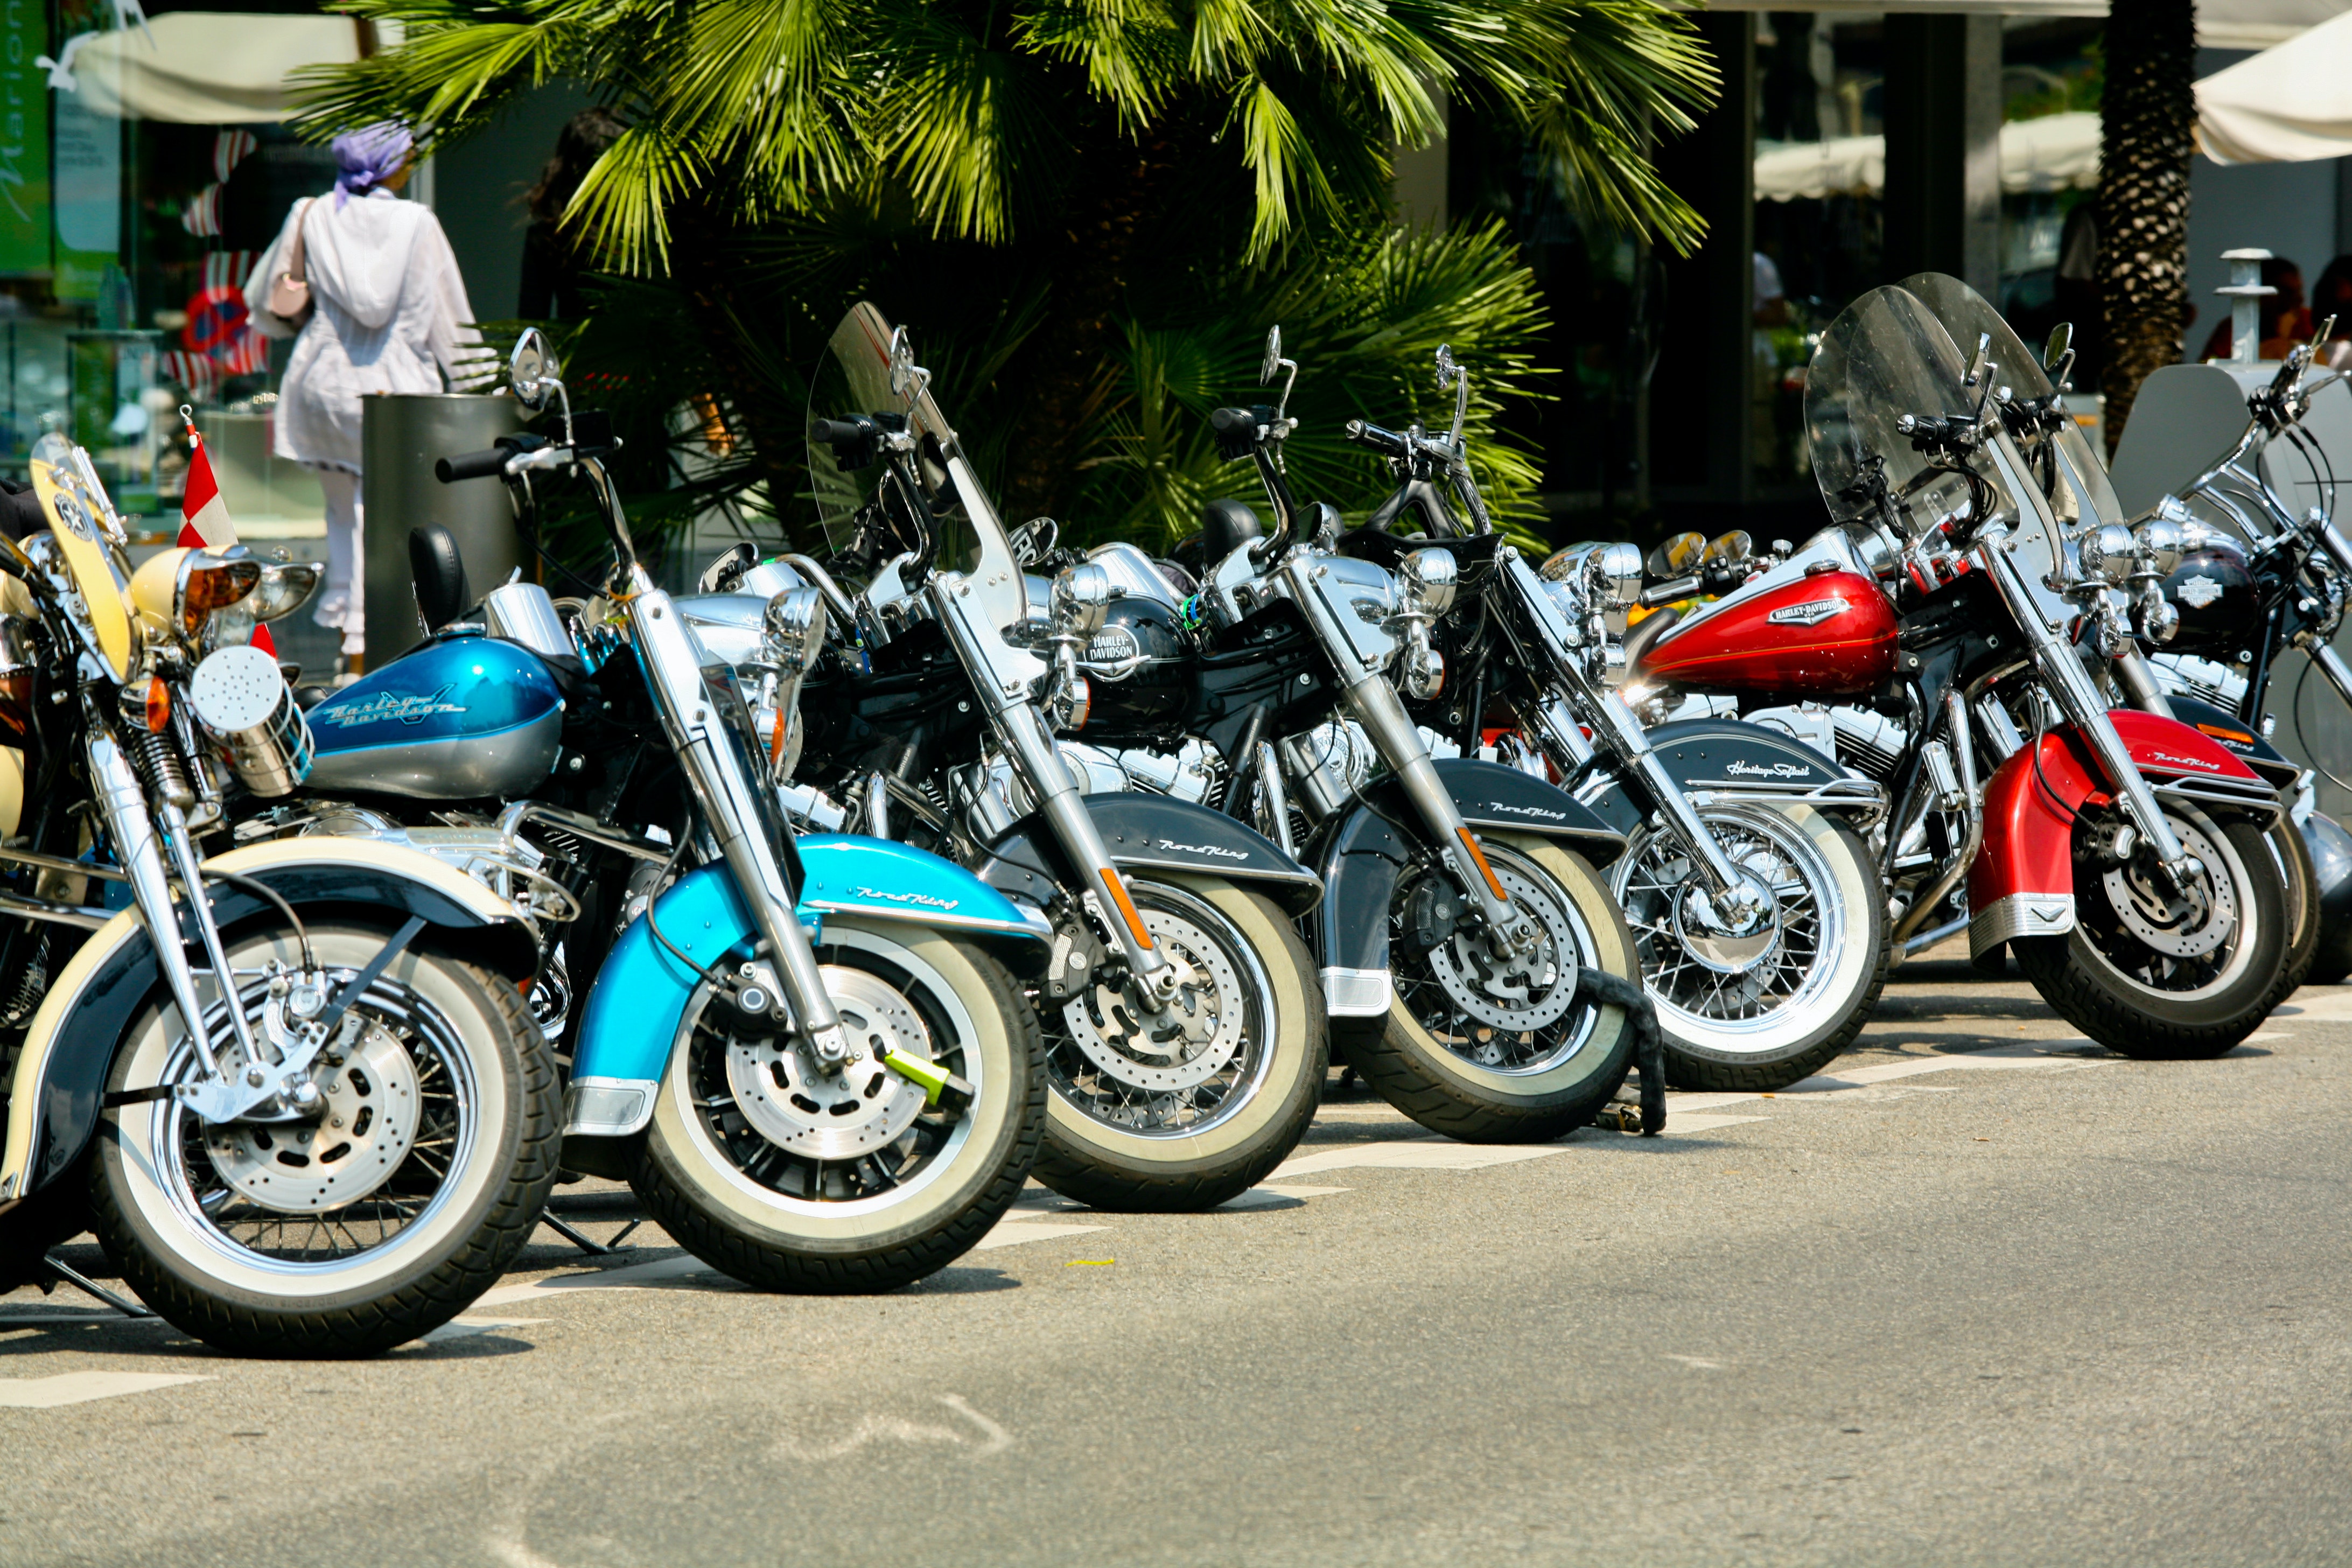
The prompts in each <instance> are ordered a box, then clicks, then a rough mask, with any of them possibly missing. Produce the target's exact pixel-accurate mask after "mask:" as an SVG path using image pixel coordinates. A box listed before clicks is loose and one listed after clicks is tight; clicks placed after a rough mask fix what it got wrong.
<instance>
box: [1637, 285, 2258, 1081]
mask: <svg viewBox="0 0 2352 1568" xmlns="http://www.w3.org/2000/svg"><path fill="white" fill-rule="evenodd" d="M1943 282H1944V283H1945V284H1946V285H1948V287H1949V288H1951V289H1963V288H1964V286H1963V285H1960V284H1958V283H1957V282H1953V281H1952V280H1950V279H1944V280H1943ZM1990 344H1991V339H1990V337H1989V336H1984V335H1979V339H1978V342H1977V344H1976V347H1975V353H1974V354H1973V357H1972V358H1970V359H1969V360H1967V361H1964V360H1963V358H1962V356H1961V353H1960V351H1959V350H1958V347H1957V346H1955V344H1954V343H1953V342H1952V339H1951V337H1950V336H1949V334H1948V332H1947V331H1945V330H1944V327H1943V326H1942V325H1941V324H1940V322H1939V321H1938V319H1937V312H1935V311H1933V310H1929V309H1928V308H1927V305H1926V304H1925V303H1923V302H1922V301H1921V300H1920V299H1919V298H1918V297H1917V296H1916V294H1914V293H1912V292H1910V291H1908V290H1906V289H1904V288H1885V289H1876V290H1874V291H1873V292H1871V293H1869V294H1866V295H1864V296H1863V297H1862V298H1861V299H1860V300H1856V301H1855V302H1854V303H1853V305H1852V306H1851V307H1849V308H1848V309H1847V310H1846V311H1845V312H1844V313H1843V315H1841V316H1840V317H1839V318H1838V319H1837V321H1834V322H1833V323H1832V325H1831V327H1830V329H1829V331H1827V332H1825V333H1824V334H1823V336H1822V342H1821V346H1820V348H1819V349H1818V350H1817V351H1816V352H1815V353H1814V356H1813V360H1812V364H1811V370H1810V372H1809V376H1808V383H1807V389H1806V396H1805V416H1806V423H1807V426H1808V430H1809V434H1810V437H1811V447H1812V457H1813V471H1814V474H1815V477H1816V479H1818V480H1819V482H1820V484H1821V487H1822V497H1823V499H1824V500H1826V501H1827V502H1828V504H1829V510H1830V513H1831V516H1832V518H1833V519H1834V520H1835V523H1836V525H1835V526H1833V527H1832V528H1829V529H1825V530H1823V531H1822V532H1820V533H1819V534H1816V535H1815V536H1814V537H1813V538H1812V539H1811V540H1809V541H1807V542H1805V544H1804V545H1803V547H1801V548H1800V549H1797V550H1793V551H1789V550H1786V549H1785V548H1784V549H1783V550H1782V551H1781V552H1779V553H1777V554H1776V555H1774V556H1772V557H1769V558H1763V559H1753V560H1744V559H1739V558H1738V557H1739V554H1740V552H1738V551H1737V550H1736V549H1735V550H1726V551H1717V552H1713V556H1714V559H1712V560H1710V561H1707V562H1706V563H1702V565H1701V567H1700V569H1699V572H1698V573H1697V574H1695V575H1692V576H1687V577H1684V578H1682V579H1680V580H1678V581H1675V582H1673V583H1667V584H1655V585H1654V586H1653V587H1652V588H1651V589H1650V590H1649V592H1648V593H1647V594H1645V595H1644V598H1645V599H1646V600H1647V601H1648V602H1651V603H1662V602H1664V601H1667V600H1671V599H1681V598H1686V597H1687V596H1688V595H1692V594H1694V593H1696V592H1700V591H1707V590H1711V591H1715V592H1717V593H1720V595H1721V597H1719V598H1717V599H1715V600H1714V601H1713V602H1711V603H1704V604H1698V605H1692V606H1690V607H1687V608H1683V609H1665V610H1661V611H1660V612H1658V613H1657V614H1655V615H1653V616H1650V617H1649V618H1648V619H1647V620H1645V621H1643V623H1641V624H1640V625H1639V626H1636V627H1635V628H1634V629H1633V632H1632V634H1631V635H1629V636H1628V637H1627V638H1626V657H1627V667H1628V671H1627V683H1626V686H1625V688H1624V689H1623V691H1622V696H1623V697H1624V698H1625V699H1626V700H1628V701H1629V702H1630V703H1632V704H1633V707H1634V710H1635V711H1636V712H1637V713H1643V714H1644V715H1645V716H1649V715H1654V714H1655V715H1662V714H1663V712H1664V710H1666V709H1668V708H1670V707H1671V706H1672V705H1674V704H1675V702H1677V701H1678V700H1680V698H1681V697H1682V696H1684V695H1690V694H1709V695H1722V696H1729V697H1732V698H1735V699H1737V700H1738V703H1739V707H1740V710H1741V715H1742V717H1743V718H1747V719H1749V720H1754V721H1762V722H1766V723H1777V724H1780V726H1781V727H1783V728H1786V729H1789V730H1790V731H1794V732H1795V733H1797V734H1799V735H1801V737H1802V738H1804V739H1806V740H1808V741H1811V742H1813V743H1815V744H1816V745H1818V746H1820V747H1821V748H1822V750H1825V751H1830V752H1833V753H1834V754H1836V755H1837V756H1839V757H1840V758H1841V760H1844V761H1848V762H1851V763H1853V764H1855V765H1856V766H1858V767H1861V768H1862V769H1863V770H1864V771H1865V772H1867V773H1871V774H1872V775H1873V776H1874V777H1877V778H1879V779H1881V780H1882V781H1883V782H1885V783H1886V784H1888V785H1889V787H1890V789H1891V791H1892V794H1893V796H1894V798H1895V800H1897V801H1898V802H1900V805H1898V807H1897V809H1896V810H1895V813H1894V815H1893V816H1891V817H1890V818H1889V819H1888V820H1887V822H1886V824H1885V828H1884V830H1883V831H1884V837H1883V839H1882V840H1881V842H1880V843H1879V844H1878V845H1877V846H1875V847H1876V848H1877V849H1878V852H1879V854H1880V857H1881V861H1880V863H1881V868H1882V869H1883V870H1884V872H1885V878H1886V882H1887V886H1888V888H1889V890H1890V893H1891V895H1892V899H1893V905H1892V911H1891V912H1893V913H1894V915H1895V933H1894V935H1895V948H1896V952H1897V954H1898V955H1901V954H1903V953H1905V952H1916V951H1918V950H1919V949H1920V948H1921V947H1924V946H1926V945H1927V944H1928V943H1930V942H1936V941H1939V940H1941V939H1942V938H1944V937H1946V936H1948V935H1951V934H1954V933H1956V932H1957V931H1959V930H1960V929H1962V927H1965V928H1966V929H1967V931H1968V933H1969V949H1970V952H1972V953H1973V954H1974V955H1976V956H1977V957H1978V958H1979V960H1980V961H1981V960H1988V959H1990V958H1993V957H1995V956H1997V955H1998V954H1999V952H2000V950H2001V949H2002V947H2003V946H2004V944H2006V946H2007V948H2008V950H2009V951H2010V952H2013V953H2014V954H2015V955H2016V957H2017V960H2018V963H2019V966H2020V967H2021V969H2022V970H2023V971H2024V972H2025V973H2026V975H2027V977H2028V978H2029V979H2031V980H2032V983H2033V984H2034V986H2035V988H2036V989H2037V990H2039V991H2040V992H2041V993H2042V995H2043V997H2044V998H2046V999H2047V1000H2048V1001H2049V1003H2050V1005H2052V1006H2053V1007H2054V1008H2055V1009H2057V1011H2058V1012H2059V1014H2060V1015H2061V1016H2063V1017H2065V1018H2066V1019H2067V1020H2068V1021H2069V1022H2071V1023H2073V1024H2074V1025H2075V1026H2077V1027H2078V1028H2080V1029H2082V1030H2083V1032H2084V1033H2085V1034H2087V1035H2089V1036H2090V1037H2092V1038H2093V1039H2095V1040H2097V1041H2099V1042H2100V1043H2101V1044H2102V1045H2105V1046H2107V1047H2110V1048H2112V1049H2114V1050H2116V1051H2120V1052H2122V1053H2124V1054H2126V1055H2128V1056H2136V1057H2150V1058H2156V1057H2169V1058H2179V1057H2200V1056H2216V1055H2219V1054H2221V1052H2223V1051H2226V1050H2228V1049H2229V1048H2231V1047H2232V1046H2234V1045H2236V1044H2237V1043H2238V1042H2239V1041H2241V1040H2242V1039H2244V1038H2245V1037H2246V1036H2247V1035H2249V1034H2251V1033H2252V1032H2253V1030H2254V1028H2255V1027H2256V1026H2258V1025H2259V1024H2260V1023H2261V1022H2262V1020H2263V1016H2265V1015H2266V1014H2267V1013H2268V1011H2269V1008H2270V1005H2271V1002H2272V1001H2273V984H2274V982H2275V981H2276V980H2277V979H2278V977H2279V974H2280V970H2281V964H2282V962H2283V959H2284V954H2285V951H2286V944H2287V936H2288V927H2289V923H2290V921H2289V911H2288V909H2287V905H2286V901H2285V900H2286V893H2285V889H2284V879H2283V877H2282V874H2281V871H2280V868H2279V866H2278V863H2277V861H2276V860H2275V859H2274V858H2273V856H2272V855H2271V853H2270V852H2269V851H2268V849H2267V848H2266V847H2265V846H2264V843H2263V835H2264V833H2265V832H2266V831H2267V830H2269V829H2270V828H2271V827H2272V826H2273V825H2274V824H2275V823H2276V822H2277V821H2278V819H2279V816H2280V814H2281V812H2282V809H2283V807H2282V803H2281V802H2280V800H2279V798H2278V796H2277V795H2276V794H2275V792H2274V791H2273V788H2272V786H2271V785H2270V784H2266V783H2265V782H2264V781H2263V779H2262V778H2261V777H2260V776H2259V775H2257V774H2256V773H2254V772H2253V771H2252V769H2250V768H2248V767H2247V766H2246V764H2245V763H2243V762H2242V761H2241V760H2240V759H2239V758H2238V757H2236V756H2235V755H2233V754H2232V753H2231V752H2229V751H2228V750H2226V749H2225V748H2223V747H2222V746H2221V745H2220V744H2219V743H2217V742H2215V741H2213V740H2212V739H2211V738H2210V737H2208V736H2206V735H2205V734H2202V733H2200V731H2197V730H2194V729H2191V728H2190V727H2189V726H2188V725H2186V724H2183V723H2179V722H2177V721H2173V720H2170V719H2166V718H2162V717H2159V716H2158V715H2156V714H2152V713H2147V712H2141V711H2136V710H2128V709H2126V710H2114V711H2111V710H2110V704H2109V702H2108V701H2107V700H2106V698H2105V696H2104V695H2103V693H2102V691H2101V683H2100V681H2099V679H2096V678H2095V674H2094V669H2093V668H2086V662H2087V663H2088V664H2090V665H2093V666H2095V664H2096V662H2097V661H2099V660H2102V659H2107V660H2113V659H2135V658H2137V653H2136V647H2137V645H2136V642H2135V640H2134V627H2133V626H2131V625H2130V624H2127V621H2126V615H2125V613H2124V610H2123V608H2122V607H2123V606H2124V605H2126V604H2127V603H2129V601H2128V600H2127V599H2126V590H2137V588H2139V587H2141V586H2142V585H2143V584H2144V582H2145V581H2151V580H2160V579H2161V577H2162V575H2163V574H2164V572H2165V571H2168V570H2169V569H2170V568H2169V565H2168V564H2167V563H2165V561H2164V559H2163V556H2164V552H2165V551H2166V549H2167V547H2168V540H2167V538H2166V537H2165V536H2164V535H2163V534H2162V532H2161V531H2160V530H2159V531H2151V530H2150V529H2149V528H2147V526H2145V525H2144V526H2143V527H2142V529H2141V530H2140V531H2139V532H2138V533H2137V534H2135V535H2132V536H2131V537H2130V540H2129V547H2128V548H2125V547H2124V544H2123V542H2119V541H2118V540H2116V538H2115V535H2116V533H2118V532H2120V530H2116V529H2109V530H2106V531H2104V532H2103V531H2102V530H2101V528H2100V519H2099V517H2098V514H2097V512H2096V510H2094V509H2092V508H2089V507H2084V508H2081V509H2079V510H2078V509H2077V508H2075V507H2074V506H2073V505H2070V504H2068V502H2069V501H2070V500H2071V499H2072V498H2071V497H2068V496H2066V495H2064V494H2063V493H2062V494H2061V495H2060V497H2059V500H2058V504H2057V506H2056V507H2055V508H2053V501H2052V499H2051V497H2050V496H2049V495H2047V494H2045V489H2044V486H2043V485H2042V484H2041V483H2038V482H2037V478H2038V476H2037V474H2036V473H2035V471H2034V469H2033V466H2032V461H2031V460H2030V459H2029V458H2027V457H2026V456H2025V452H2024V449H2023V447H2024V446H2030V445H2032V443H2033V437H2034V433H2035V432H2036V431H2038V430H2040V429H2042V428H2043V427H2044V426H2046V424H2047V420H2046V413H2047V411H2046V410H2044V409H2042V408H2040V407H2039V406H2037V405H2036V404H2035V403H2033V402H2031V401H2023V402H2021V401H2020V400H2018V399H2015V398H2014V397H2012V396H2011V395H2010V392H2009V389H2008V388H2006V387H2003V386H2000V385H1999V380H2000V366H1999V365H1998V364H1996V363H1993V361H1992V358H1991V356H1990ZM2021 443H2022V445H2021ZM2062 492H2063V487H2062ZM2061 513H2063V514H2065V520H2064V521H2062V516H2061ZM2075 518H2080V519H2082V520H2083V525H2082V526H2079V527H2073V528H2070V527H2069V526H2068V522H2069V521H2073V520H2074V519H2075ZM2174 548H2175V549H2176V552H2177V546H2175V547H2174ZM2151 574H2153V575H2152V576H2151ZM2133 614H2135V615H2136V614H2137V610H2136V609H2135V610H2134V612H2133ZM2078 639H2079V647H2078ZM2029 737H2030V739H2029ZM1980 761H1981V762H1982V763H1983V764H1984V765H1985V767H1986V768H1987V769H1988V770H1989V772H1990V776H1989V777H1988V778H1986V779H1984V781H1983V782H1982V784H1979V762H1980Z"/></svg>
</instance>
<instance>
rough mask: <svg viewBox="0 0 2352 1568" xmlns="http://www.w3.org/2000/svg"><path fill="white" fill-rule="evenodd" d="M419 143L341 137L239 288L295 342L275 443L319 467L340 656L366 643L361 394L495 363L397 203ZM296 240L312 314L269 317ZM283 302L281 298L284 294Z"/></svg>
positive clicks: (422, 212)
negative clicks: (326, 175) (332, 169)
mask: <svg viewBox="0 0 2352 1568" xmlns="http://www.w3.org/2000/svg"><path fill="white" fill-rule="evenodd" d="M412 147H413V142H412V141H411V139H410V137H409V133H408V132H407V131H406V130H405V129H404V128H403V127H401V126H399V125H395V124H391V123H389V122H387V123H384V124H381V125H372V126H370V127H368V128H367V129H366V130H364V131H355V132H352V133H350V134H349V135H345V136H338V137H336V138H335V142H334V153H335V166H336V168H337V170H338V173H337V174H336V177H335V188H334V189H333V190H332V191H330V192H329V193H327V194H326V195H323V196H317V197H308V198H305V199H304V200H302V201H299V202H297V203H295V204H294V210H293V211H292V212H290V213H289V214H288V215H287V216H286V226H285V227H284V228H282V229H280V230H279V231H278V238H277V241H276V243H274V244H272V245H271V246H270V247H269V248H268V250H267V251H266V252H264V253H263V255H262V258H261V261H260V263H259V265H257V267H255V268H254V269H253V276H252V277H251V278H249V279H247V280H246V285H245V299H246V305H247V309H248V310H250V312H251V314H252V320H253V324H254V326H255V328H256V329H257V331H260V332H261V333H262V334H263V335H265V336H268V337H278V338H282V337H293V338H294V340H295V342H294V353H293V357H292V359H291V360H290V361H289V363H288V364H287V366H286V376H285V380H284V381H283V383H282V384H280V386H279V389H278V417H277V421H276V424H277V434H276V444H275V449H276V452H277V455H278V457H280V458H287V459H288V460H289V461H292V462H297V463H301V464H303V465H305V466H306V467H309V468H315V469H316V470H318V474H319V485H320V489H322V490H324V491H325V492H326V499H327V582H326V591H325V592H324V594H323V595H321V596H320V601H319V606H318V608H317V610H316V611H315V612H313V616H314V618H315V619H316V620H317V621H318V623H319V624H320V626H326V627H329V628H330V629H332V630H336V631H340V632H341V633H342V634H343V645H342V647H343V653H344V655H345V656H346V657H347V658H348V657H350V656H352V655H356V654H359V653H361V652H362V650H363V649H364V647H365V646H366V644H365V640H364V636H365V609H364V605H365V599H364V595H363V592H362V578H361V568H362V562H363V561H364V559H365V552H364V551H363V549H362V546H361V542H360V527H361V521H362V520H361V516H360V412H361V408H362V405H361V403H360V399H361V398H362V397H364V396H366V395H368V394H370V393H377V392H440V391H442V390H444V387H443V377H444V376H445V375H446V377H447V379H448V382H449V384H450V385H451V386H452V387H457V388H462V387H465V386H467V385H470V384H474V383H476V382H478V381H479V380H481V379H484V377H485V376H486V374H487V373H488V372H489V371H490V370H491V369H492V368H494V367H493V366H492V365H491V364H490V363H489V362H488V359H487V357H486V353H485V351H484V350H483V349H482V348H481V334H480V333H479V332H478V331H475V330H474V328H473V326H472V324H471V323H472V321H473V319H474V311H473V307H472V306H471V305H470V304H468V303H467V300H466V282H465V279H463V278H461V277H460V276H458V272H457V258H456V257H455V256H454V255H452V254H451V253H450V250H449V240H448V237H447V236H446V235H444V234H443V233H442V232H441V224H440V220H439V219H437V218H436V217H435V216H433V212H432V209H431V208H429V207H426V206H424V205H420V204H418V203H416V202H409V201H402V200H401V199H399V196H398V195H397V194H396V193H398V191H399V190H400V188H401V186H403V185H404V184H407V182H408V171H409V156H410V153H411V150H412ZM298 228H299V230H300V232H301V236H302V254H301V262H302V266H301V274H302V277H301V281H302V282H304V283H306V284H307V286H308V292H309V296H310V313H309V316H308V318H307V319H306V320H295V321H289V320H287V319H286V318H285V317H282V316H279V315H277V314H274V313H273V312H272V311H271V310H270V302H271V294H272V290H273V289H275V288H276V287H277V285H278V279H280V277H281V276H284V275H286V274H287V273H289V270H290V269H291V268H292V266H293V262H294V236H295V232H296V230H297V229H298ZM278 303H279V304H281V305H283V304H285V303H286V300H285V299H284V298H283V297H282V295H281V297H280V298H279V300H278Z"/></svg>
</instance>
